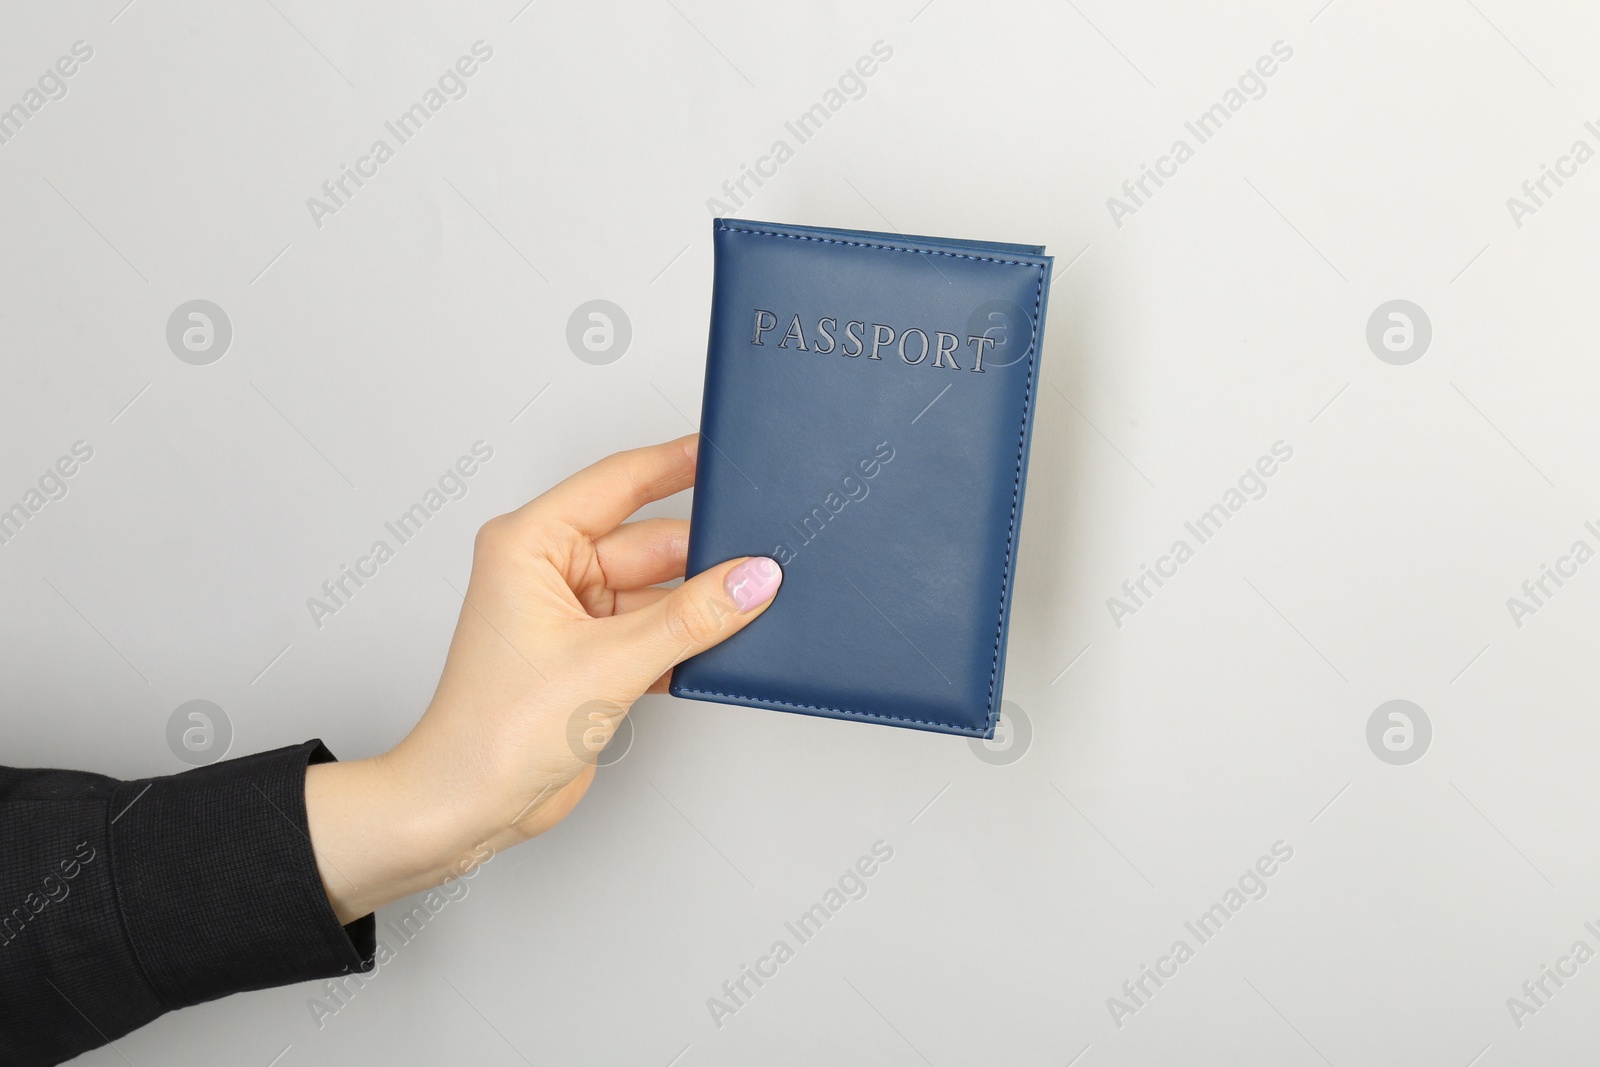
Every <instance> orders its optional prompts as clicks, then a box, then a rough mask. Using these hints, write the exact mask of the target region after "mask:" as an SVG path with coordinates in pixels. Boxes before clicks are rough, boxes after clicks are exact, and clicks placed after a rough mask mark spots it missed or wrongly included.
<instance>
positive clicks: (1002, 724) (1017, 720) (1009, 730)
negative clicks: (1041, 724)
mask: <svg viewBox="0 0 1600 1067" xmlns="http://www.w3.org/2000/svg"><path fill="white" fill-rule="evenodd" d="M1032 745H1033V722H1032V720H1030V719H1029V718H1028V713H1027V712H1025V711H1023V710H1022V706H1021V705H1020V704H1017V703H1014V702H1012V701H1010V700H1002V701H1001V702H1000V719H999V721H998V722H996V723H995V724H994V736H993V737H987V738H985V737H971V738H968V739H967V747H968V748H970V749H972V754H973V755H974V756H977V757H978V758H979V759H980V760H982V761H983V762H985V763H987V764H990V765H991V766H994V767H1007V766H1010V765H1011V764H1013V763H1015V762H1017V761H1018V760H1020V759H1021V758H1022V757H1023V756H1025V755H1027V754H1028V749H1029V748H1030V747H1031V746H1032Z"/></svg>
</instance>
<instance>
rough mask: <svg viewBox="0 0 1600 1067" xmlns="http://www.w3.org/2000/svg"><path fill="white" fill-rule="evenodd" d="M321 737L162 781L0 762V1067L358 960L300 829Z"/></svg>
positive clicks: (367, 929)
mask: <svg viewBox="0 0 1600 1067" xmlns="http://www.w3.org/2000/svg"><path fill="white" fill-rule="evenodd" d="M332 759H333V755H332V753H330V752H329V751H328V750H327V749H326V748H324V747H323V745H322V742H321V741H307V742H306V743H305V744H303V745H297V746H295V747H292V748H281V749H278V750H276V751H273V752H263V753H260V754H259V755H254V756H246V757H244V758H242V759H235V760H226V761H224V762H221V763H217V764H214V765H212V766H210V767H202V768H200V769H198V770H193V771H186V772H184V773H183V774H175V775H171V776H169V777H165V778H148V779H142V780H139V781H133V782H119V781H117V780H115V779H112V778H107V777H104V776H103V775H98V774H87V773H83V772H78V771H54V770H13V769H10V768H3V767H0V1064H6V1065H7V1067H31V1065H34V1064H54V1063H60V1062H61V1061H62V1060H66V1059H70V1058H71V1057H73V1056H76V1055H78V1054H79V1053H81V1052H84V1051H86V1050H88V1049H91V1048H95V1047H97V1046H100V1045H104V1044H106V1043H107V1042H110V1041H115V1040H116V1039H117V1038H119V1037H121V1036H122V1035H123V1034H126V1033H127V1032H128V1031H130V1030H133V1029H135V1028H136V1027H139V1026H143V1025H144V1024H145V1023H147V1022H149V1021H150V1020H151V1019H154V1018H155V1017H156V1016H158V1015H161V1014H163V1013H164V1012H168V1011H172V1010H173V1009H175V1008H182V1007H185V1006H186V1005H189V1004H198V1003H199V1002H201V1001H205V1000H214V999H215V998H217V997H222V996H226V995H228V994H229V993H237V992H240V991H241V990H246V989H263V988H266V987H267V986H275V985H286V984H288V983H291V982H301V981H305V980H308V979H314V978H327V977H331V976H334V975H338V974H343V973H349V972H359V971H368V970H371V968H372V955H373V949H374V929H373V917H372V916H371V915H368V916H365V917H363V918H361V919H357V920H356V921H355V922H353V923H351V924H350V925H349V926H341V925H340V924H339V921H338V919H337V918H336V917H335V916H334V913H333V908H332V906H331V905H330V904H329V903H328V898H327V894H326V892H325V890H324V889H323V886H322V879H321V877H320V876H319V874H318V873H317V861H316V857H315V856H314V855H313V854H312V851H311V838H310V835H309V833H308V831H307V826H306V794H305V778H306V767H307V766H308V765H309V764H311V763H323V762H326V761H329V760H332Z"/></svg>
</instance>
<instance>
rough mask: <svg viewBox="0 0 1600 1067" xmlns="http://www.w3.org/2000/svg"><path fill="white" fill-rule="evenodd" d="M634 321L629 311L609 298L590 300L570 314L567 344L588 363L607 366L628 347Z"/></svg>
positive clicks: (573, 352)
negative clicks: (631, 320)
mask: <svg viewBox="0 0 1600 1067" xmlns="http://www.w3.org/2000/svg"><path fill="white" fill-rule="evenodd" d="M632 340H633V323H632V322H630V321H629V320H628V313H627V312H626V311H623V310H622V308H621V307H619V306H618V305H616V304H613V303H612V302H611V301H609V300H588V301H585V302H584V303H582V304H579V305H578V306H577V307H575V308H573V309H572V314H571V315H570V316H568V317H567V347H568V348H570V349H572V354H573V355H575V356H577V357H578V358H579V359H581V360H583V361H584V362H585V363H590V364H593V365H594V366H596V367H604V366H605V365H606V364H608V363H615V362H616V361H617V360H619V359H621V358H622V357H623V356H624V355H625V354H627V351H628V345H629V343H630V342H632Z"/></svg>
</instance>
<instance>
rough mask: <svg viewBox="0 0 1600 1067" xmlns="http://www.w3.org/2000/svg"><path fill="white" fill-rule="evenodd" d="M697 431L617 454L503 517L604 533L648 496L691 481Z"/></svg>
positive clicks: (662, 495)
mask: <svg viewBox="0 0 1600 1067" xmlns="http://www.w3.org/2000/svg"><path fill="white" fill-rule="evenodd" d="M699 440H700V438H699V435H698V434H689V435H688V436H685V437H680V438H678V439H677V440H676V441H666V442H663V443H662V444H659V445H649V446H646V447H644V448H634V449H630V450H629V451H627V452H617V453H615V454H613V455H610V456H607V457H606V458H605V459H602V460H601V461H600V462H598V463H595V464H591V465H590V466H588V467H585V468H584V469H583V470H581V471H579V472H578V473H576V474H574V475H572V476H571V477H570V478H568V479H566V480H565V481H563V482H561V483H560V484H559V485H556V486H555V487H553V488H551V489H549V490H548V491H546V492H545V493H543V494H541V495H540V496H538V497H536V498H534V499H533V500H531V501H529V502H528V503H526V504H524V505H523V506H522V507H520V508H518V509H517V510H516V511H513V512H512V513H511V514H510V515H508V516H507V518H508V519H509V520H510V521H511V522H512V523H513V524H514V525H516V526H519V527H523V528H526V527H528V526H530V525H537V524H540V523H551V522H554V523H560V524H563V525H566V526H570V527H571V528H572V529H574V530H577V531H578V532H579V533H581V534H583V535H584V536H586V537H591V538H598V537H601V536H603V535H605V534H607V533H610V532H611V531H612V530H613V529H615V528H616V526H617V524H618V523H620V522H622V520H623V519H626V518H627V517H628V516H629V515H632V514H633V513H634V512H635V511H638V510H639V509H640V508H642V507H643V506H644V505H646V504H648V503H650V502H651V501H653V500H661V499H663V498H665V497H669V496H671V495H672V494H674V493H677V492H681V491H682V490H684V489H687V488H689V487H690V486H691V485H693V484H694V463H695V456H696V455H697V453H698V449H699Z"/></svg>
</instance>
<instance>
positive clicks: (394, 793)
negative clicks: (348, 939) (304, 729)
mask: <svg viewBox="0 0 1600 1067" xmlns="http://www.w3.org/2000/svg"><path fill="white" fill-rule="evenodd" d="M471 811H472V808H471V807H470V806H468V805H463V804H459V803H449V802H448V801H447V800H445V801H441V799H440V798H438V797H436V796H434V795H432V794H431V792H430V791H429V790H427V789H424V788H420V787H419V780H418V779H417V778H416V776H415V774H414V773H413V772H412V770H411V765H410V764H409V763H408V761H407V760H406V759H405V758H404V757H403V755H402V754H401V753H400V752H399V750H395V751H392V752H388V753H384V754H383V755H381V756H376V757H373V758H370V759H364V760H352V761H349V762H345V763H324V764H318V765H316V766H313V767H310V768H308V769H307V772H306V817H307V822H308V825H309V829H310V834H311V843H312V849H313V851H314V852H315V854H316V857H317V866H318V871H319V873H320V874H321V876H322V883H323V887H324V889H325V890H326V891H327V893H328V900H329V902H330V903H331V904H332V906H333V910H334V914H335V915H336V916H338V919H339V921H340V922H341V923H349V922H352V921H353V920H355V919H357V918H360V917H361V916H363V915H366V914H369V913H370V912H373V911H376V910H377V909H378V908H380V907H382V906H383V905H385V904H388V903H390V902H391V901H394V900H398V899H400V898H401V897H405V896H409V895H411V894H412V893H418V892H422V891H424V890H427V889H432V888H433V887H435V886H438V885H440V884H442V883H443V882H445V881H446V880H448V879H450V878H454V877H459V876H460V875H462V874H465V873H468V872H470V871H471V870H473V869H475V868H476V867H477V866H478V865H480V864H482V863H483V862H484V861H486V860H487V859H488V858H490V857H491V856H493V855H494V851H495V848H496V847H497V846H492V845H490V844H489V843H488V842H487V841H486V836H485V835H483V834H481V833H480V832H479V831H478V829H477V825H476V823H475V821H474V820H473V819H472V818H471V817H470V816H471Z"/></svg>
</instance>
